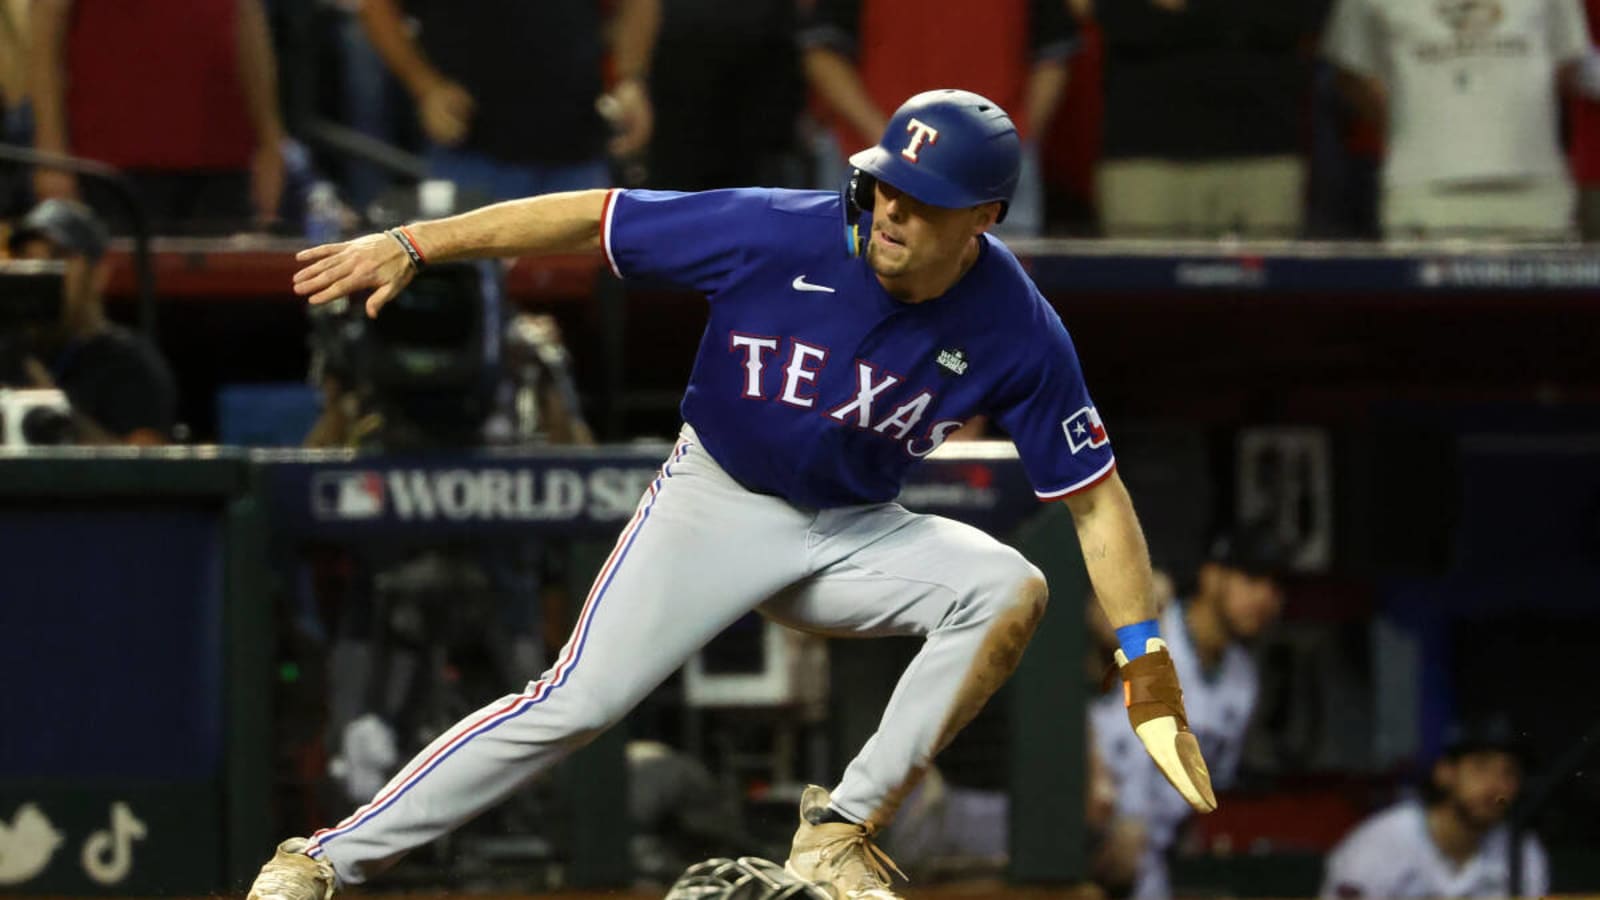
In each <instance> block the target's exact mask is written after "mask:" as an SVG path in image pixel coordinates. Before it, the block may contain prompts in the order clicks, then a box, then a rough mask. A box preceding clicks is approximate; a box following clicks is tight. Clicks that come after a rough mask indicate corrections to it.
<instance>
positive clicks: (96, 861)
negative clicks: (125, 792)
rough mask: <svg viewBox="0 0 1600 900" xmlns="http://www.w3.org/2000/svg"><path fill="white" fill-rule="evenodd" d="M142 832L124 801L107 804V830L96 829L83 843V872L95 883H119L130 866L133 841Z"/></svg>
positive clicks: (144, 832) (131, 867)
mask: <svg viewBox="0 0 1600 900" xmlns="http://www.w3.org/2000/svg"><path fill="white" fill-rule="evenodd" d="M146 831H147V829H146V828H145V824H144V823H143V822H141V821H139V818H138V817H137V816H135V815H134V814H133V810H132V809H129V808H128V804H126V803H121V802H118V803H113V804H111V828H110V830H109V831H96V832H95V833H93V834H91V835H89V839H88V840H87V841H84V842H83V859H82V861H83V871H84V872H85V873H86V874H87V875H88V876H89V877H90V878H91V879H93V880H94V882H95V883H96V884H104V885H112V884H117V883H119V882H121V881H122V880H123V879H125V878H127V877H128V872H129V871H131V870H132V869H133V842H134V841H137V840H140V839H141V838H143V837H144V836H145V834H146Z"/></svg>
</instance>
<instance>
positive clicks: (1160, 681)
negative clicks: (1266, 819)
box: [1117, 638, 1217, 813]
mask: <svg viewBox="0 0 1600 900" xmlns="http://www.w3.org/2000/svg"><path fill="white" fill-rule="evenodd" d="M1151 643H1152V644H1160V648H1159V649H1156V648H1155V647H1153V646H1152V647H1151V649H1150V651H1149V652H1147V653H1145V654H1144V655H1143V656H1141V657H1139V658H1138V659H1135V660H1133V661H1131V662H1130V661H1129V660H1128V657H1127V654H1125V653H1123V652H1122V651H1121V650H1118V651H1117V667H1118V668H1119V669H1121V671H1122V696H1123V702H1124V703H1125V704H1126V706H1127V707H1128V721H1129V722H1130V723H1132V725H1133V733H1134V734H1136V735H1138V736H1139V740H1140V741H1141V742H1142V743H1143V744H1144V749H1145V750H1146V751H1148V752H1149V754H1150V758H1151V759H1153V760H1155V762H1156V768H1158V769H1160V770H1161V774H1162V775H1165V776H1166V777H1167V780H1168V781H1170V782H1172V786H1173V787H1175V788H1177V789H1178V793H1180V794H1182V795H1183V799H1185V800H1187V801H1189V805H1190V806H1192V807H1194V809H1195V811H1196V812H1203V813H1208V812H1211V811H1212V810H1214V809H1216V808H1217V795H1216V793H1215V792H1214V791H1213V790H1212V789H1211V771H1210V770H1209V769H1207V768H1206V761H1205V757H1203V756H1201V755H1200V742H1199V741H1198V740H1196V739H1195V736H1194V734H1193V733H1192V732H1190V731H1189V719H1188V716H1186V715H1184V712H1183V688H1182V687H1181V686H1180V685H1179V684H1178V670H1177V669H1175V668H1173V666H1172V655H1171V654H1170V653H1168V652H1167V645H1166V643H1165V642H1164V641H1162V640H1161V639H1160V638H1151Z"/></svg>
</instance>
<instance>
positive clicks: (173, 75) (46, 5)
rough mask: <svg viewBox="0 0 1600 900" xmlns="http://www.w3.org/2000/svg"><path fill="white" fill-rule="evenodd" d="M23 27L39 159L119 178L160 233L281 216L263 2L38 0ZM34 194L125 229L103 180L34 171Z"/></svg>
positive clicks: (273, 77)
mask: <svg viewBox="0 0 1600 900" xmlns="http://www.w3.org/2000/svg"><path fill="white" fill-rule="evenodd" d="M30 31H31V34H32V47H31V49H32V60H31V74H32V79H31V82H30V84H31V93H32V97H33V104H34V118H35V139H34V140H35V145H36V146H37V147H38V149H40V150H44V151H49V152H53V153H70V154H73V155H75V156H82V157H87V158H89V159H93V160H98V161H100V162H103V163H108V164H110V165H112V166H115V167H117V168H118V169H121V170H122V172H123V174H124V175H126V176H127V177H128V179H129V180H130V181H131V182H132V184H133V188H134V191H135V194H136V195H137V197H138V199H139V201H140V202H141V203H142V204H143V206H144V211H145V213H146V214H147V215H148V216H149V217H150V219H151V224H152V226H153V227H154V229H155V230H156V231H157V232H158V233H226V232H230V231H235V230H239V229H241V228H247V227H250V226H251V225H252V224H254V225H262V224H265V223H268V222H270V221H272V220H273V219H274V218H275V217H276V216H277V210H278V201H279V197H280V195H281V194H282V192H283V177H284V176H283V165H284V164H283V151H282V146H281V141H282V138H283V124H282V119H281V117H280V115H279V110H278V95H277V72H276V62H275V60H274V57H273V51H272V38H271V35H270V34H269V33H268V30H267V19H266V13H265V11H264V10H263V8H262V0H140V2H138V3H87V2H84V3H80V2H73V0H36V2H35V3H34V4H33V6H32V21H31V23H30ZM33 186H34V192H35V194H36V195H37V196H38V198H39V199H41V200H43V199H48V198H52V197H59V198H75V197H79V196H80V195H81V197H82V199H84V200H85V201H87V202H88V203H89V205H90V206H91V207H93V208H94V209H96V210H98V211H100V212H101V214H103V215H106V216H108V218H109V219H110V221H111V222H112V224H113V226H114V228H115V229H116V230H119V231H120V230H123V228H125V227H126V223H125V222H123V221H122V219H121V218H120V216H121V214H122V211H121V207H120V206H119V205H118V204H117V202H116V199H115V198H114V197H112V196H109V195H108V194H107V190H106V188H105V186H104V185H102V184H99V183H97V182H94V181H90V180H88V179H84V180H83V182H82V183H79V180H78V179H77V178H76V177H74V176H73V175H72V174H71V173H70V172H65V171H62V170H59V169H51V168H47V167H40V168H38V169H37V170H36V171H35V173H34V181H33Z"/></svg>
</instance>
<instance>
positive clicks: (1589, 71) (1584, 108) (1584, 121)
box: [1569, 0, 1600, 241]
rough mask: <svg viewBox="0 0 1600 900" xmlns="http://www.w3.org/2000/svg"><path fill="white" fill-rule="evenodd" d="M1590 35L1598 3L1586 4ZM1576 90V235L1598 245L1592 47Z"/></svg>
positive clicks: (1598, 54)
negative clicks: (1596, 242)
mask: <svg viewBox="0 0 1600 900" xmlns="http://www.w3.org/2000/svg"><path fill="white" fill-rule="evenodd" d="M1586 11H1587V12H1588V18H1589V33H1590V34H1591V35H1593V34H1594V32H1595V29H1596V28H1600V0H1587V9H1586ZM1576 80H1577V87H1578V90H1577V91H1576V92H1575V96H1574V97H1573V99H1572V104H1571V106H1570V107H1569V109H1570V110H1571V126H1572V177H1573V178H1574V179H1575V180H1576V181H1577V183H1578V233H1579V234H1580V235H1582V236H1583V239H1584V240H1586V241H1600V51H1597V50H1596V49H1594V48H1593V47H1591V48H1590V49H1589V54H1588V56H1586V57H1585V58H1584V60H1583V65H1582V67H1581V68H1580V69H1579V70H1578V76H1577V79H1576Z"/></svg>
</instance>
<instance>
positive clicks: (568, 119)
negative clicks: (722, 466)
mask: <svg viewBox="0 0 1600 900" xmlns="http://www.w3.org/2000/svg"><path fill="white" fill-rule="evenodd" d="M615 7H616V12H615V14H614V16H613V19H614V21H613V22H611V23H610V27H609V28H608V27H607V25H608V23H607V22H606V21H605V17H604V16H603V15H602V14H601V13H602V10H601V4H600V3H599V2H598V0H540V2H537V3H529V2H527V0H493V2H490V0H479V2H474V3H455V2H446V0H365V2H363V3H362V5H361V18H362V24H363V25H364V26H365V28H366V32H367V36H368V38H369V39H370V40H371V41H372V45H373V47H374V48H375V49H376V50H377V51H378V54H379V56H381V57H383V61H384V63H385V64H386V65H388V67H389V70H390V71H391V72H393V73H394V75H395V77H396V78H398V79H399V81H400V83H401V84H403V85H404V86H405V88H406V90H407V91H409V92H410V93H411V95H412V97H413V98H414V99H415V101H416V105H417V117H418V119H419V120H420V122H421V124H422V130H423V132H424V133H425V134H426V136H427V138H428V141H429V142H430V146H429V148H428V150H427V165H428V174H429V177H430V178H439V179H446V180H449V181H452V182H455V184H456V186H457V188H458V189H460V190H462V191H465V192H469V193H472V194H477V195H482V196H485V197H488V198H491V199H496V200H509V199H513V198H516V197H523V196H528V195H532V194H545V193H554V192H558V191H570V190H580V189H585V188H596V187H605V186H607V185H609V184H610V179H611V176H610V168H609V165H608V161H607V158H606V154H607V152H608V151H609V152H610V153H611V154H612V155H614V156H618V157H628V156H632V155H635V154H637V153H639V152H640V151H641V150H643V149H644V147H645V145H646V144H647V143H648V142H649V139H650V131H651V125H652V112H651V107H650V99H649V95H648V93H647V92H646V90H645V80H646V78H647V76H648V74H649V70H650V57H651V53H652V51H653V49H654V46H655V41H656V32H657V31H658V29H659V28H660V22H661V7H660V0H619V2H618V3H616V4H615ZM608 34H609V35H610V38H611V40H610V45H611V46H610V50H611V69H612V71H613V73H614V75H615V78H614V81H613V84H612V86H611V88H610V90H609V91H606V90H605V88H604V84H603V78H602V75H603V63H604V59H603V57H604V55H605V50H606V46H605V44H606V41H605V37H606V36H607V35H608ZM600 107H603V108H605V109H607V110H609V111H610V115H611V116H613V117H614V118H613V121H614V122H615V125H611V124H608V121H607V118H606V116H603V115H602V113H601V111H600ZM613 127H614V128H615V129H616V132H615V134H613V133H612V130H611V129H612V128H613Z"/></svg>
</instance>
